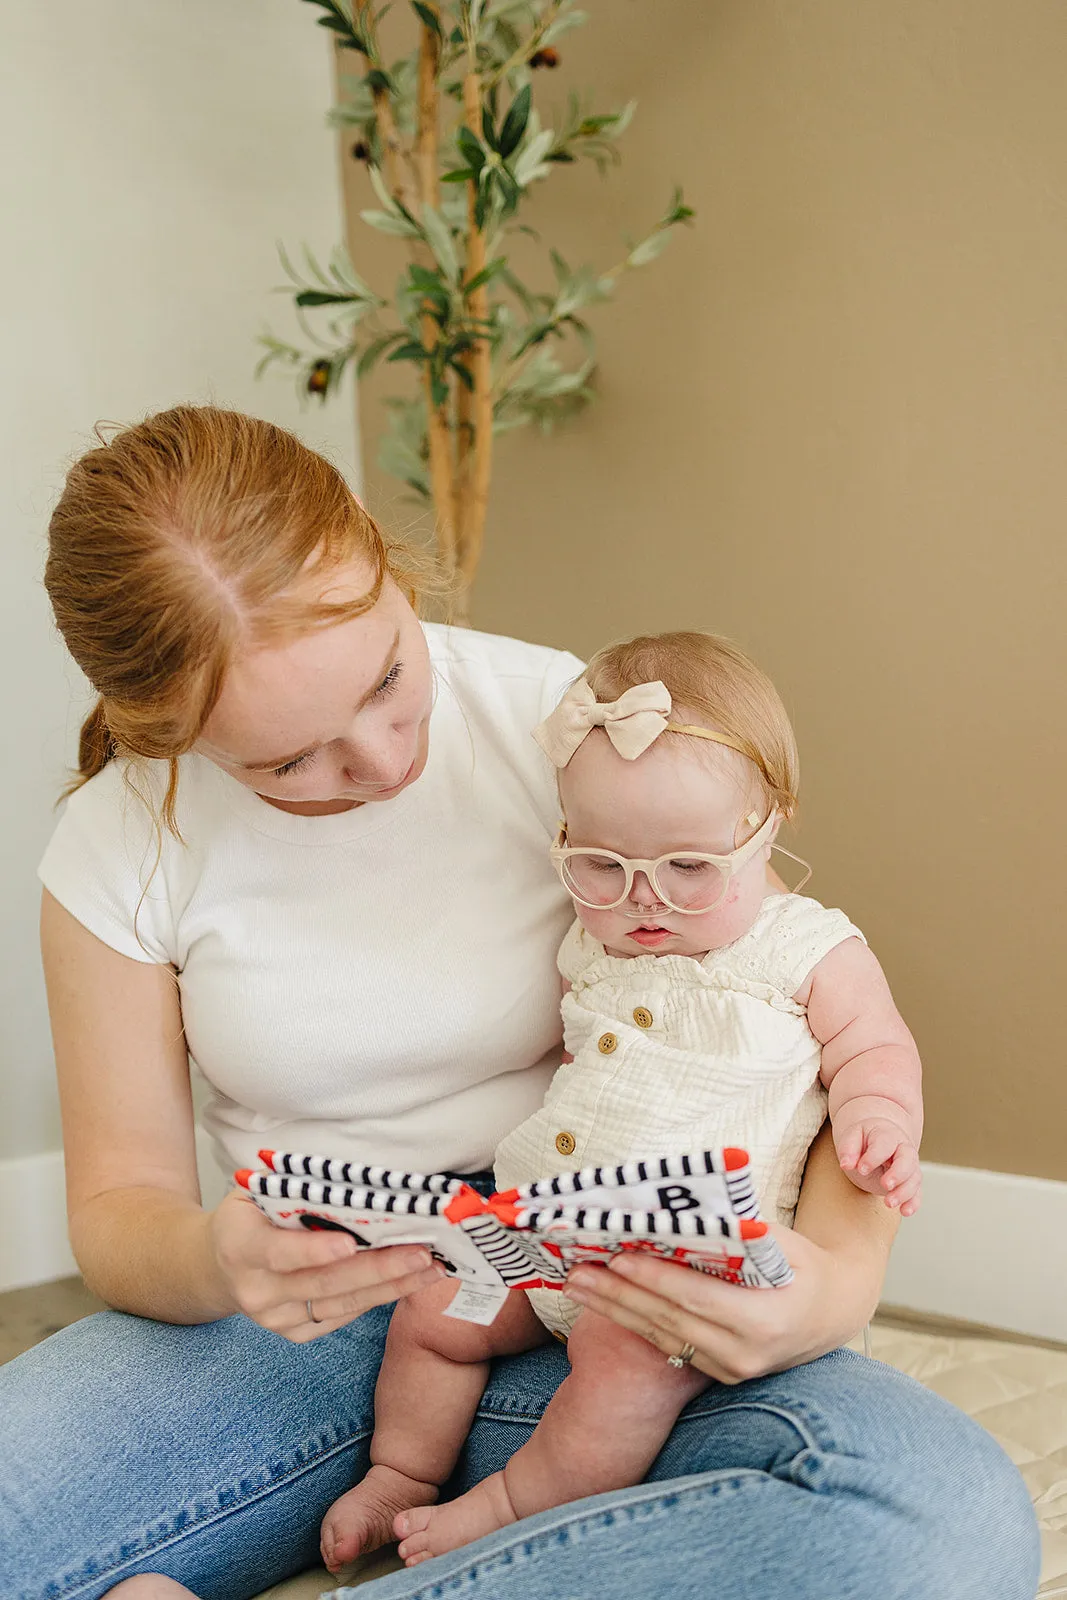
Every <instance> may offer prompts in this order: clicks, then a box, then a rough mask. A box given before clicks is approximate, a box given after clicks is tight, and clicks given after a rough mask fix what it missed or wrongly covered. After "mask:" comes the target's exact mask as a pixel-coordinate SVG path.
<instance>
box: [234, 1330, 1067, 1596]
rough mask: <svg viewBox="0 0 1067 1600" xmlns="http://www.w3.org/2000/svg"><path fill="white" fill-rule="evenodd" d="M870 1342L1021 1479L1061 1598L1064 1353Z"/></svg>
mask: <svg viewBox="0 0 1067 1600" xmlns="http://www.w3.org/2000/svg"><path fill="white" fill-rule="evenodd" d="M871 1343H872V1354H873V1355H874V1356H875V1357H876V1359H877V1360H879V1361H887V1362H888V1363H889V1365H890V1366H893V1367H897V1368H899V1370H900V1371H901V1372H907V1373H909V1374H910V1375H911V1377H913V1378H917V1379H918V1380H919V1382H920V1383H925V1384H926V1385H927V1386H928V1387H929V1388H931V1389H933V1390H935V1391H936V1393H937V1394H940V1395H943V1396H944V1398H945V1399H946V1400H951V1402H952V1404H953V1405H956V1406H959V1408H960V1410H961V1411H966V1412H967V1414H968V1415H969V1416H972V1417H974V1418H975V1419H976V1420H977V1421H978V1422H980V1423H981V1424H982V1426H983V1427H985V1428H988V1429H989V1432H990V1433H991V1434H993V1436H994V1438H996V1439H997V1440H999V1442H1000V1444H1001V1445H1002V1446H1003V1448H1004V1450H1005V1451H1006V1452H1007V1454H1008V1455H1009V1456H1010V1457H1011V1459H1012V1460H1013V1461H1014V1462H1015V1464H1016V1466H1017V1467H1018V1468H1019V1471H1020V1472H1021V1473H1022V1475H1023V1477H1024V1478H1025V1479H1026V1483H1027V1486H1028V1488H1029V1490H1030V1494H1031V1496H1032V1497H1033V1501H1034V1505H1035V1507H1036V1509H1037V1515H1038V1519H1039V1521H1040V1523H1041V1533H1042V1543H1043V1551H1044V1560H1043V1563H1042V1568H1041V1588H1040V1590H1039V1600H1067V1351H1064V1350H1046V1349H1043V1348H1041V1347H1040V1346H1037V1345H1030V1344H1010V1343H1008V1342H1007V1341H1006V1340H999V1339H971V1338H966V1339H964V1338H950V1337H948V1336H947V1335H945V1334H940V1333H937V1334H935V1333H918V1332H915V1331H913V1330H911V1329H905V1328H896V1327H892V1326H890V1325H878V1326H876V1327H875V1328H873V1329H872V1333H871ZM397 1565H398V1563H397V1560H396V1558H395V1556H394V1555H392V1554H391V1553H388V1552H379V1553H378V1554H377V1555H376V1556H373V1557H371V1558H370V1559H369V1561H368V1562H367V1563H365V1564H364V1565H362V1566H357V1567H356V1568H353V1569H350V1572H349V1573H346V1574H345V1576H344V1579H343V1580H338V1579H332V1578H331V1577H330V1575H329V1573H328V1572H326V1571H325V1570H324V1569H323V1568H321V1567H319V1568H316V1570H315V1571H313V1572H306V1573H304V1574H303V1575H302V1576H301V1577H299V1578H290V1579H289V1580H288V1581H287V1582H286V1583H282V1584H278V1585H276V1586H275V1587H274V1588H273V1589H269V1590H268V1591H267V1593H266V1594H265V1595H263V1596H261V1597H260V1600H317V1597H318V1596H319V1595H320V1594H322V1593H323V1592H324V1591H325V1590H327V1589H330V1588H332V1587H333V1586H334V1585H335V1584H336V1583H337V1582H338V1581H344V1582H345V1583H347V1584H360V1583H368V1582H369V1581H370V1580H371V1579H372V1578H378V1577H381V1576H382V1574H383V1573H385V1572H392V1571H393V1570H394V1568H395V1567H396V1566H397Z"/></svg>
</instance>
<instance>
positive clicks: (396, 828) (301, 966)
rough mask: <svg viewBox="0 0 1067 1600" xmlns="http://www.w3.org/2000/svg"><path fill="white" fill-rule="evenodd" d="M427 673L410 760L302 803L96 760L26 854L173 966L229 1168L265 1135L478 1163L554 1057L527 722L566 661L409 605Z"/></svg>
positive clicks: (442, 1165)
mask: <svg viewBox="0 0 1067 1600" xmlns="http://www.w3.org/2000/svg"><path fill="white" fill-rule="evenodd" d="M426 635H427V639H428V642H429V647H430V655H431V659H432V662H433V668H434V671H435V674H436V676H437V680H438V689H437V700H436V704H435V706H434V710H433V713H432V716H431V721H430V740H429V759H428V761H427V765H426V768H425V770H424V772H423V774H422V776H421V777H420V778H419V779H417V780H416V782H415V783H413V784H412V785H411V787H410V788H408V789H405V790H404V791H403V792H402V793H401V794H399V795H397V796H396V797H395V799H392V800H386V801H382V802H379V803H370V804H367V805H363V806H359V807H357V808H356V809H355V810H353V811H347V812H343V813H341V814H339V815H336V816H327V817H300V816H293V815H291V814H289V813H288V812H284V811H279V810H278V809H277V807H276V806H271V805H269V804H268V803H267V802H266V801H264V800H262V799H260V797H259V796H258V795H256V794H254V793H253V792H252V791H251V790H250V789H246V788H244V787H243V786H242V785H241V784H239V783H237V782H235V781H234V780H233V779H232V778H230V777H228V776H227V775H226V774H225V773H223V772H222V771H220V769H219V768H218V767H216V766H214V765H213V764H212V763H211V762H209V761H207V760H206V759H205V758H203V757H202V756H198V755H195V754H194V755H188V756H183V757H182V759H181V763H180V776H179V782H178V804H177V820H178V826H179V829H180V832H181V835H182V839H183V840H184V843H179V841H178V840H177V839H175V838H174V837H173V835H172V834H170V833H169V832H164V833H163V839H162V853H161V855H160V859H159V863H158V866H157V867H156V869H155V871H154V872H153V871H152V867H153V863H154V861H155V857H156V850H157V834H156V830H155V828H154V826H153V822H152V819H151V817H150V815H149V812H148V810H147V809H146V807H145V805H144V804H143V802H142V801H141V800H140V799H139V798H137V796H136V795H135V794H133V793H131V791H130V787H129V783H128V781H127V778H128V776H129V777H130V778H131V779H132V780H133V781H134V782H140V784H141V786H142V787H144V786H145V784H147V786H148V787H149V788H150V789H151V792H152V795H153V797H154V801H155V807H156V809H157V811H158V806H159V801H160V798H161V796H162V792H163V788H164V785H165V779H166V765H165V763H162V762H150V763H143V764H138V765H137V766H136V767H133V768H132V769H130V771H129V773H128V771H127V764H126V763H124V762H118V761H112V762H111V763H109V765H108V766H107V767H106V768H105V769H104V771H103V772H101V773H100V774H98V776H97V777H95V778H93V779H92V780H91V781H90V782H89V783H87V784H86V785H85V786H84V787H83V788H82V789H79V790H78V792H77V793H76V794H75V795H74V796H73V797H72V798H71V800H70V801H69V802H68V804H67V807H66V810H65V811H64V814H63V816H62V818H61V819H60V822H59V825H58V827H57V828H56V831H55V834H54V835H53V837H52V840H51V842H50V844H49V846H48V849H47V851H46V852H45V856H44V859H43V861H42V863H41V867H40V877H41V880H42V882H43V883H44V885H45V887H46V888H47V889H48V890H49V892H50V893H51V894H52V895H54V896H55V898H56V899H57V900H58V901H59V902H60V904H61V905H63V906H64V907H65V908H66V909H67V910H68V911H69V912H70V913H71V914H72V916H74V917H76V918H77V920H78V921H79V922H80V923H82V924H83V925H84V926H85V927H86V928H88V929H89V931H90V932H91V933H93V934H95V935H96V937H97V938H98V939H101V940H102V941H103V942H104V943H105V944H107V945H110V946H111V948H112V949H114V950H118V951H120V952H121V953H122V954H123V955H127V956H131V957H133V959H134V960H139V961H153V962H167V963H170V964H172V965H173V966H174V968H175V969H176V970H177V973H178V981H179V984H180V986H181V1003H182V1015H183V1018H184V1021H185V1030H186V1038H187V1042H188V1047H189V1055H190V1059H191V1061H192V1062H193V1063H194V1065H195V1066H196V1067H197V1068H198V1069H199V1071H200V1072H201V1073H202V1074H203V1076H204V1078H205V1079H206V1080H207V1083H208V1085H209V1086H210V1088H211V1090H212V1096H211V1099H210V1101H209V1103H208V1105H207V1106H206V1108H205V1110H204V1113H203V1118H204V1123H205V1126H206V1127H207V1128H208V1130H209V1132H211V1133H212V1134H213V1135H214V1137H215V1139H216V1140H217V1142H218V1144H219V1146H220V1147H221V1148H220V1151H219V1154H220V1160H222V1161H223V1163H224V1165H226V1166H227V1167H228V1168H229V1170H231V1171H232V1170H233V1169H234V1168H237V1167H243V1166H250V1165H252V1166H254V1165H257V1164H258V1163H257V1159H256V1152H257V1151H258V1150H259V1149H260V1147H262V1146H270V1147H273V1148H275V1149H284V1150H294V1151H299V1152H302V1153H305V1154H306V1153H312V1154H315V1153H322V1154H326V1155H335V1156H338V1157H341V1158H345V1159H348V1160H358V1161H360V1162H381V1163H383V1164H386V1165H389V1166H396V1167H406V1168H411V1169H414V1170H417V1171H418V1170H422V1171H427V1170H431V1171H443V1170H447V1171H455V1172H465V1171H473V1170H476V1169H479V1168H483V1167H487V1166H488V1165H489V1164H490V1161H491V1158H492V1154H493V1151H494V1149H495V1148H496V1146H497V1144H498V1143H499V1142H500V1140H501V1138H502V1137H503V1135H504V1134H505V1133H506V1132H507V1131H508V1130H509V1129H511V1128H513V1127H515V1126H516V1124H518V1123H520V1122H522V1121H523V1119H524V1118H525V1117H528V1116H529V1115H530V1114H531V1113H532V1112H533V1111H535V1110H536V1109H537V1107H538V1106H539V1105H540V1104H541V1101H542V1099H543V1097H544V1093H545V1089H546V1088H547V1086H548V1083H549V1080H550V1079H551V1076H552V1072H553V1070H554V1068H555V1066H556V1065H557V1064H558V1060H559V1049H560V1034H561V1026H560V1010H559V1001H560V994H559V977H558V974H557V972H556V959H555V958H556V951H557V949H558V947H559V942H560V940H561V939H562V937H563V934H564V933H565V931H566V929H567V926H568V923H569V922H570V920H571V918H572V916H573V911H572V908H571V903H570V900H569V898H568V897H567V896H566V894H565V893H564V892H563V889H562V887H561V885H560V884H559V882H558V880H557V878H556V876H555V873H554V872H553V870H552V867H551V865H550V862H549V859H548V845H549V843H550V841H551V838H552V837H553V835H554V833H555V829H556V824H557V820H558V802H557V799H556V785H555V773H554V771H553V769H552V767H551V766H550V765H549V763H548V761H547V759H546V757H545V756H544V755H543V754H542V752H541V751H540V749H539V748H538V747H537V745H536V744H535V742H534V740H533V739H532V738H531V737H530V734H531V730H532V729H533V727H534V726H535V725H536V724H537V723H538V722H539V721H540V720H541V719H542V717H544V716H547V714H548V712H549V711H550V710H551V709H552V708H553V707H554V706H555V705H556V703H557V701H558V700H559V698H560V695H561V694H562V693H563V691H564V689H565V688H566V687H567V685H568V684H569V683H570V682H572V681H573V679H574V678H575V677H576V676H577V675H578V674H579V673H580V672H581V665H582V664H581V662H580V661H578V660H577V658H576V657H574V656H572V655H569V654H568V653H566V652H565V651H559V650H549V649H546V648H544V647H542V646H539V645H531V644H524V643H521V642H520V641H518V640H514V639H504V638H498V637H494V636H493V635H489V634H480V633H473V632H469V631H468V630H466V629H456V628H447V627H444V626H442V625H440V624H433V623H430V624H427V625H426Z"/></svg>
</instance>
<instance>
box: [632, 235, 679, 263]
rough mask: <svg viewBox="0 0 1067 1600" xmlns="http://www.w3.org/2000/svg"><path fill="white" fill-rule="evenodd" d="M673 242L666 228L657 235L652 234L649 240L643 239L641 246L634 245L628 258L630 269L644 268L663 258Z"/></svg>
mask: <svg viewBox="0 0 1067 1600" xmlns="http://www.w3.org/2000/svg"><path fill="white" fill-rule="evenodd" d="M670 242H671V236H670V234H669V233H668V232H667V230H666V228H660V229H658V230H657V232H655V233H650V234H649V236H648V238H647V239H642V240H641V243H640V244H637V245H634V248H633V249H632V250H631V251H630V254H629V255H628V256H627V257H626V265H627V266H628V267H644V266H647V265H648V263H649V262H650V261H655V259H656V257H657V256H661V255H662V254H663V252H664V250H666V248H667V246H668V245H669V244H670Z"/></svg>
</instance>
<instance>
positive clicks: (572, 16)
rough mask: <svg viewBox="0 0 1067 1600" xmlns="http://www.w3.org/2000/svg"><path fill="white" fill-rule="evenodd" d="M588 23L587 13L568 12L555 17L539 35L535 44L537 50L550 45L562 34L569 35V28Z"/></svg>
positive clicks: (579, 26)
mask: <svg viewBox="0 0 1067 1600" xmlns="http://www.w3.org/2000/svg"><path fill="white" fill-rule="evenodd" d="M588 21H589V13H588V11H569V12H567V13H566V15H565V16H562V17H557V18H556V20H555V22H552V23H549V25H548V27H547V28H546V29H545V31H544V33H543V34H542V35H541V37H540V39H539V40H538V42H537V48H538V49H539V50H543V49H544V47H545V45H546V44H552V43H553V41H554V40H556V39H558V38H559V37H560V36H561V35H562V34H564V33H569V31H570V30H571V28H581V27H584V25H585V24H586V23H587V22H588Z"/></svg>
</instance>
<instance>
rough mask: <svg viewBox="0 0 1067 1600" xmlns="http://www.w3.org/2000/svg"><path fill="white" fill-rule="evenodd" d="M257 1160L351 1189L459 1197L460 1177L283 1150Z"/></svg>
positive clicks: (276, 1169)
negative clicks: (356, 1162)
mask: <svg viewBox="0 0 1067 1600" xmlns="http://www.w3.org/2000/svg"><path fill="white" fill-rule="evenodd" d="M259 1159H260V1160H261V1161H262V1162H264V1163H265V1165H266V1166H268V1167H269V1168H270V1170H271V1171H272V1172H278V1173H283V1174H285V1175H287V1176H292V1177H302V1178H320V1179H322V1180H323V1181H324V1182H326V1183H346V1184H349V1185H350V1186H351V1187H352V1188H353V1189H393V1190H398V1191H403V1192H406V1193H409V1194H410V1193H421V1194H458V1193H459V1191H460V1189H461V1188H462V1187H463V1180H462V1179H461V1178H447V1177H445V1175H444V1174H443V1173H441V1172H431V1173H424V1172H395V1171H393V1170H392V1169H391V1168H389V1167H359V1166H357V1165H356V1164H355V1162H353V1161H331V1159H330V1158H329V1156H299V1155H293V1154H291V1153H290V1152H288V1151H285V1150H261V1151H260V1152H259Z"/></svg>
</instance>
